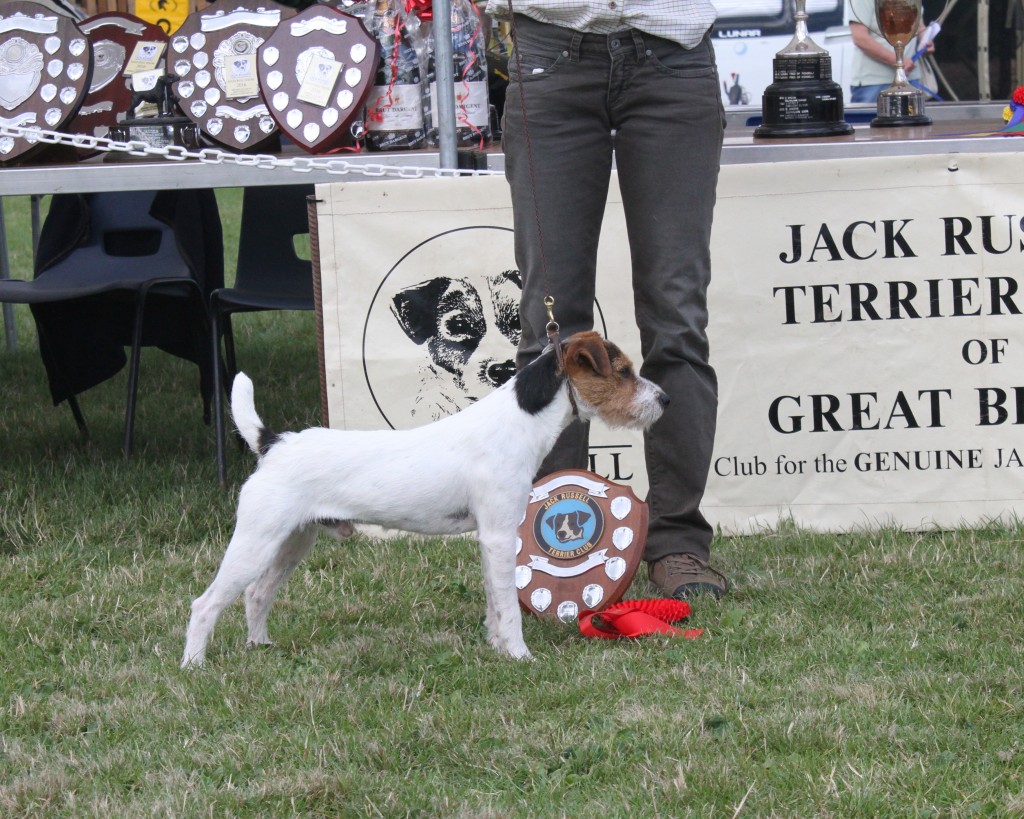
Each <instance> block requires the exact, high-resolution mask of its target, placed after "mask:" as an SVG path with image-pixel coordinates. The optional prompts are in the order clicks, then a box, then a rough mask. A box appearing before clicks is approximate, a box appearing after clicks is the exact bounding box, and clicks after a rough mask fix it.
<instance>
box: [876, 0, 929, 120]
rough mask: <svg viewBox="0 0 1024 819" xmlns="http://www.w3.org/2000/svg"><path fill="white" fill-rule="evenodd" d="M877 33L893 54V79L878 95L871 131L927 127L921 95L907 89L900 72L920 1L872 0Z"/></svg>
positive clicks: (917, 90) (903, 73) (915, 26)
mask: <svg viewBox="0 0 1024 819" xmlns="http://www.w3.org/2000/svg"><path fill="white" fill-rule="evenodd" d="M875 16H876V19H877V21H878V31H879V33H880V34H881V35H882V36H883V37H884V38H885V40H886V42H888V43H889V45H891V46H892V47H893V50H894V51H895V52H896V78H895V79H894V80H893V83H892V85H890V86H889V87H888V88H886V89H885V90H884V91H882V93H881V94H879V95H878V116H876V117H875V118H874V119H873V120H871V126H872V127H873V128H898V127H904V126H912V125H931V124H932V121H931V118H930V117H928V116H926V115H925V113H924V92H923V91H922V90H921V89H920V88H916V87H915V86H913V85H911V84H910V82H909V81H908V80H907V72H906V71H905V70H904V68H903V55H904V51H905V50H906V47H907V44H908V43H909V42H910V40H911V39H912V38H913V37H914V35H915V34H917V30H918V29H919V28H920V26H921V0H875Z"/></svg>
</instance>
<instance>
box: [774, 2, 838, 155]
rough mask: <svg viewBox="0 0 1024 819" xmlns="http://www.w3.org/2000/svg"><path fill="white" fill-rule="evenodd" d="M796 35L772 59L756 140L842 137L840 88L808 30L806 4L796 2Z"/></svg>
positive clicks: (827, 56)
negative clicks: (769, 81) (770, 79)
mask: <svg viewBox="0 0 1024 819" xmlns="http://www.w3.org/2000/svg"><path fill="white" fill-rule="evenodd" d="M795 5H796V15H795V20H796V32H795V33H794V35H793V39H792V40H790V42H789V44H788V45H787V46H786V47H785V48H783V49H782V51H780V52H779V53H778V54H776V55H775V59H774V60H772V76H773V79H774V82H772V84H771V85H769V86H768V87H767V88H766V89H765V91H764V95H763V96H762V98H761V111H762V124H761V125H759V126H758V127H757V128H756V129H754V136H755V137H767V138H775V139H792V138H799V137H828V136H844V135H847V134H852V133H853V126H852V125H850V124H849V123H848V122H846V120H845V119H844V118H843V89H842V88H840V87H839V84H838V83H836V82H834V81H833V80H832V58H831V56H829V53H828V52H827V51H826V50H825V49H823V48H822V47H821V46H819V45H818V44H817V43H815V42H814V41H813V40H812V39H811V37H810V34H809V33H808V30H807V0H795Z"/></svg>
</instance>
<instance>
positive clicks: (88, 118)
mask: <svg viewBox="0 0 1024 819" xmlns="http://www.w3.org/2000/svg"><path fill="white" fill-rule="evenodd" d="M78 27H79V28H80V29H81V30H82V31H83V32H84V33H85V35H86V37H87V38H88V39H89V43H90V44H91V45H92V66H93V68H92V82H91V83H90V84H89V91H88V93H87V94H86V96H85V99H84V100H83V101H82V106H81V108H79V109H78V113H77V114H75V116H74V118H73V119H72V120H71V121H70V122H69V123H68V124H67V126H65V128H64V129H63V130H64V131H66V132H67V133H69V134H84V135H86V136H95V137H106V136H108V135H109V131H110V129H111V128H113V127H114V126H116V125H117V121H118V117H121V116H123V115H124V114H125V113H127V111H128V108H129V107H130V105H131V101H132V87H131V74H133V73H135V72H136V71H145V70H153V69H155V68H157V67H158V66H159V65H160V64H161V63H162V60H163V56H164V52H165V51H166V50H167V35H166V34H165V33H164V30H163V29H162V28H160V26H158V25H156V24H155V23H147V22H146V21H145V20H141V19H139V18H138V17H135V16H133V15H131V14H123V13H121V12H106V13H104V14H97V15H96V16H94V17H90V18H89V19H87V20H83V21H82V22H81V23H79V24H78ZM96 153H97V151H95V150H87V149H79V150H78V156H79V157H81V158H83V159H84V158H87V157H89V156H93V155H94V154H96Z"/></svg>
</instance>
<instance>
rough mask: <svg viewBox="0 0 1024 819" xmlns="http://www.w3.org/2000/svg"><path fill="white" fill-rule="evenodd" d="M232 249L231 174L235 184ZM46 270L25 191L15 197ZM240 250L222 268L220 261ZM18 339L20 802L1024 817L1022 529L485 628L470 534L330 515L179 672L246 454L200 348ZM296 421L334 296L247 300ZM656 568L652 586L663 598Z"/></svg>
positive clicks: (14, 483)
mask: <svg viewBox="0 0 1024 819" xmlns="http://www.w3.org/2000/svg"><path fill="white" fill-rule="evenodd" d="M222 204H223V208H224V210H223V213H224V220H225V223H226V228H227V229H228V230H227V233H228V236H229V239H228V247H229V248H231V247H232V242H233V241H235V239H232V238H230V237H233V236H237V231H236V230H233V228H236V227H237V224H236V223H237V212H238V204H239V197H238V195H237V192H224V193H223V195H222ZM4 205H5V213H6V216H7V224H8V229H9V231H10V233H11V244H12V248H11V250H12V262H13V267H14V273H15V275H19V276H26V275H28V267H29V262H28V258H29V252H28V249H27V246H26V245H25V242H24V235H25V234H26V233H27V230H28V228H27V224H28V200H27V199H24V198H9V199H7V200H5V202H4ZM232 266H233V261H232V260H231V259H229V261H228V269H231V268H232ZM15 312H16V315H17V321H18V335H19V342H20V347H19V350H18V351H17V352H13V353H8V352H6V351H0V407H2V410H0V694H2V700H0V815H2V816H4V817H21V816H24V817H38V816H75V817H79V816H118V817H120V816H131V817H135V816H161V817H163V816H182V817H188V816H216V817H221V816H254V817H265V816H323V817H334V816H384V817H399V816H443V817H477V816H500V817H562V816H566V817H599V816H612V817H620V816H665V817H677V816H709V817H722V816H727V817H728V816H737V815H742V816H781V817H795V816H829V817H833V816H834V817H860V816H864V817H874V816H942V817H960V816H968V815H970V816H1024V691H1022V687H1024V681H1022V674H1024V671H1022V669H1024V657H1022V645H1024V603H1022V598H1024V549H1022V540H1024V536H1022V532H1021V530H1020V529H1018V528H1016V527H1008V526H999V527H992V528H988V529H983V530H974V531H969V530H964V531H958V532H928V533H902V532H898V531H893V530H882V531H875V532H851V533H848V534H842V535H822V534H816V533H812V532H807V531H798V530H795V529H792V528H785V527H783V528H781V529H780V530H778V531H774V532H765V533H763V534H760V535H757V536H752V537H744V538H731V537H724V536H723V537H720V538H718V539H717V541H716V544H715V547H714V548H715V556H716V563H717V565H718V566H719V567H720V568H721V569H722V570H723V571H725V572H726V573H727V574H728V576H729V577H730V578H731V579H732V581H733V584H734V588H733V590H732V593H731V594H730V595H729V596H728V597H727V598H726V599H724V600H723V601H721V602H719V603H716V602H713V601H705V600H701V601H699V602H697V603H696V604H695V606H694V615H693V617H692V619H691V625H692V626H693V627H700V628H704V629H706V632H705V634H704V636H703V637H702V638H700V639H698V640H693V641H691V640H672V639H668V638H650V639H644V640H642V641H614V642H612V641H600V640H588V639H585V638H583V637H581V636H580V635H579V634H578V632H577V631H576V630H575V629H574V628H569V627H564V626H557V625H554V624H549V623H546V622H541V621H539V620H536V619H530V620H528V621H527V622H526V640H527V643H528V645H529V646H530V648H531V650H532V651H533V653H534V654H535V655H536V657H537V659H536V661H535V662H533V663H516V662H511V661H507V660H504V659H501V658H499V657H497V656H495V655H494V654H493V652H492V651H491V650H490V649H489V648H488V647H487V645H486V642H485V640H484V637H483V624H482V614H483V592H482V588H481V578H480V569H479V562H478V560H477V557H476V553H475V551H476V547H475V544H474V542H473V541H472V540H470V539H467V538H456V539H449V540H439V539H414V538H409V539H402V540H394V541H389V542H380V541H373V540H370V539H364V538H357V539H354V540H351V541H348V542H347V543H338V542H336V541H334V540H331V539H330V538H327V537H322V538H321V540H320V542H319V543H318V545H317V547H316V548H315V549H314V551H313V552H312V554H311V555H310V557H309V558H308V559H307V561H306V562H305V563H303V564H302V565H301V566H300V567H299V569H298V570H297V572H296V573H295V576H294V577H293V578H292V580H291V582H290V583H289V584H288V585H287V586H286V587H285V588H284V590H283V591H282V593H281V597H280V599H279V601H278V603H277V604H276V606H275V608H274V611H273V613H272V615H271V622H270V629H271V635H272V637H274V638H275V639H276V640H277V645H276V646H275V647H272V648H269V649H261V650H247V649H246V648H245V645H244V640H245V631H244V623H243V616H242V610H241V606H240V605H236V606H234V607H232V608H231V609H229V610H228V611H227V612H225V614H224V616H223V618H222V619H221V622H220V624H219V627H218V629H217V632H216V633H215V635H214V637H213V640H212V642H211V645H210V651H209V654H208V658H207V663H206V665H205V666H204V667H203V668H202V669H199V670H195V671H190V672H187V673H186V672H182V671H180V670H179V668H178V662H179V660H180V656H181V651H182V645H183V633H184V627H185V623H186V620H187V617H188V609H189V603H190V601H191V599H192V598H193V597H194V596H196V595H197V594H198V593H200V592H201V591H202V589H203V588H204V587H205V586H206V584H207V583H208V582H209V580H210V579H211V578H212V576H213V573H214V571H215V570H216V567H217V565H218V563H219V560H220V557H221V554H222V552H223V549H224V546H225V544H226V541H227V538H228V536H229V534H230V530H231V527H232V522H233V495H234V492H235V491H236V489H237V484H238V483H240V482H241V481H242V480H244V477H245V475H246V473H247V471H248V469H249V468H251V465H252V459H251V457H250V456H249V455H248V454H247V453H246V454H243V453H241V452H240V451H238V450H237V449H235V448H231V449H230V450H229V454H230V461H231V463H230V468H231V472H230V475H231V478H232V481H233V482H234V483H235V488H234V489H232V490H231V491H229V492H224V491H221V490H220V489H219V488H218V486H217V481H216V470H215V465H214V442H213V433H212V431H211V430H210V429H209V428H207V427H205V426H204V425H203V423H202V407H201V404H200V401H199V397H198V383H197V382H198V373H197V371H196V369H195V367H194V366H192V365H188V364H185V363H183V362H179V361H177V360H175V359H172V358H170V357H168V356H166V355H164V354H162V353H160V352H159V351H155V350H146V351H145V353H144V354H143V362H142V372H141V385H142V394H141V399H140V406H139V410H138V418H137V423H136V453H135V455H134V456H133V457H132V458H131V459H127V460H126V459H125V458H124V457H123V456H122V455H121V453H120V449H119V443H120V436H121V426H122V423H123V417H122V415H123V408H124V398H125V391H126V377H125V375H124V374H122V375H121V376H120V377H118V378H116V379H113V380H112V381H110V382H108V383H107V384H104V385H102V386H100V387H97V388H95V389H94V390H91V391H89V392H88V393H85V394H84V395H83V396H81V402H82V407H83V410H84V412H85V414H86V417H87V419H88V421H89V423H90V427H91V430H92V438H91V439H90V440H89V441H88V442H83V441H82V440H80V438H79V436H78V433H77V430H76V427H75V425H74V422H73V420H72V417H71V413H70V412H69V411H68V409H67V408H66V407H65V406H59V407H53V406H51V402H50V399H49V393H48V391H47V388H46V381H45V374H44V371H43V368H42V365H41V363H40V361H39V357H38V354H37V352H36V350H35V337H34V328H33V325H32V322H31V317H30V314H29V312H28V310H27V308H24V307H17V308H16V309H15ZM236 337H237V341H238V349H239V360H240V364H241V366H242V367H243V368H244V369H245V370H246V371H247V372H249V373H250V374H251V375H252V376H253V379H254V380H255V382H256V385H257V390H258V396H257V403H258V406H259V408H260V412H261V414H262V415H263V417H264V418H265V419H267V421H268V422H269V423H271V424H272V425H273V426H274V427H275V428H279V429H287V428H298V427H301V426H306V425H309V424H313V423H316V422H317V421H318V415H319V384H318V381H317V371H316V350H315V341H314V325H313V317H312V315H309V314H274V315H254V316H243V317H240V318H238V319H237V320H236ZM650 594H651V591H650V589H649V588H648V587H647V584H646V580H645V573H644V572H643V570H641V574H640V576H639V577H638V578H637V580H636V581H635V582H634V585H633V587H632V589H631V592H630V596H634V597H647V596H650Z"/></svg>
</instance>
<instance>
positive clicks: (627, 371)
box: [619, 365, 633, 378]
mask: <svg viewBox="0 0 1024 819" xmlns="http://www.w3.org/2000/svg"><path fill="white" fill-rule="evenodd" d="M619 375H621V376H622V377H623V378H632V377H633V368H632V367H627V366H625V365H623V366H622V367H619Z"/></svg>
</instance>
